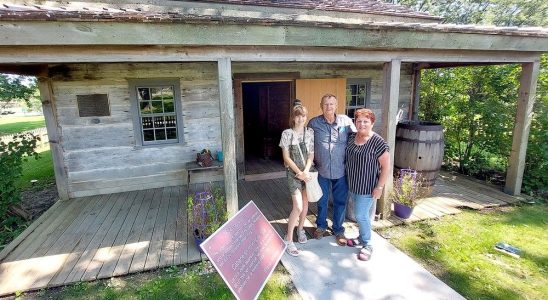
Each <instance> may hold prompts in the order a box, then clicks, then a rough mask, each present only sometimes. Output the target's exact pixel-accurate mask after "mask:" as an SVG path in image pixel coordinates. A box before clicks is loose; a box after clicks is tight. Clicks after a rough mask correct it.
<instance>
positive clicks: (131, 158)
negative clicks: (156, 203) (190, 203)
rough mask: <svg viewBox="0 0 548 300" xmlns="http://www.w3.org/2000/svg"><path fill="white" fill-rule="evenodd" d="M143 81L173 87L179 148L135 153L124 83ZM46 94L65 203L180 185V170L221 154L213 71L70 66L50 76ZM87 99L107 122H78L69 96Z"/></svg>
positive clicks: (204, 67) (193, 66) (205, 66)
mask: <svg viewBox="0 0 548 300" xmlns="http://www.w3.org/2000/svg"><path fill="white" fill-rule="evenodd" d="M61 69H62V71H61ZM56 70H60V71H56ZM145 78H150V79H153V78H179V79H180V88H181V98H182V99H180V100H181V101H180V102H179V103H178V104H179V105H182V111H183V119H182V122H183V125H184V133H183V136H184V143H182V144H174V145H159V146H144V147H141V146H136V143H135V134H134V131H133V120H134V118H133V116H132V113H131V102H130V101H132V99H130V96H129V85H128V79H145ZM53 86H54V95H55V101H56V104H57V106H56V107H57V112H56V113H57V115H58V120H59V127H60V128H61V132H62V138H61V141H60V142H61V146H62V149H63V157H64V160H65V168H66V170H67V173H68V181H69V194H70V196H71V197H79V196H85V195H92V194H104V193H112V192H121V191H129V190H141V189H146V188H154V187H163V186H171V185H179V184H183V183H185V182H186V172H185V170H184V163H185V162H187V161H191V160H193V159H194V158H195V154H196V152H198V151H200V150H201V149H203V148H209V149H211V150H213V151H214V152H215V151H216V150H220V149H221V131H220V114H219V95H218V89H217V66H216V64H215V63H188V64H96V65H72V66H70V67H67V68H58V69H54V72H53ZM95 93H99V94H107V95H108V99H109V102H110V111H111V116H108V117H79V116H78V108H77V105H76V95H83V94H95ZM94 119H95V120H97V119H98V120H99V123H98V124H95V123H94ZM194 179H198V178H195V177H194V175H193V181H194Z"/></svg>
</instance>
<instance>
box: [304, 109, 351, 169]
mask: <svg viewBox="0 0 548 300" xmlns="http://www.w3.org/2000/svg"><path fill="white" fill-rule="evenodd" d="M308 127H310V128H312V129H314V164H315V166H316V169H318V172H319V173H320V175H321V176H322V177H324V178H329V179H339V178H341V177H343V176H344V174H345V169H344V165H345V150H346V142H347V141H348V136H349V135H350V133H352V132H356V127H355V126H354V123H352V119H350V118H349V117H348V116H346V115H335V122H333V123H332V124H329V123H328V122H327V120H326V119H325V117H324V116H323V115H320V116H317V117H314V118H312V119H310V121H309V122H308Z"/></svg>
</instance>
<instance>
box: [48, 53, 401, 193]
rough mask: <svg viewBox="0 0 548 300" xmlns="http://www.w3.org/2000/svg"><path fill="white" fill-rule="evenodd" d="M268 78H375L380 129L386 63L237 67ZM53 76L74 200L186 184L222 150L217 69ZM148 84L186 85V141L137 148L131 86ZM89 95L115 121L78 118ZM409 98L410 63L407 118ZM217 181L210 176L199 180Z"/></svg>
mask: <svg viewBox="0 0 548 300" xmlns="http://www.w3.org/2000/svg"><path fill="white" fill-rule="evenodd" d="M261 72H268V73H273V72H299V73H300V78H311V79H314V78H334V77H345V78H371V89H372V90H371V108H372V109H373V110H374V111H375V113H376V115H377V118H378V121H377V122H376V127H377V128H381V127H380V124H381V122H382V120H381V115H382V114H381V107H382V105H381V104H382V103H381V99H382V65H381V64H310V63H285V64H284V63H234V64H233V73H261ZM50 75H51V76H52V81H53V92H54V97H55V102H56V114H57V116H58V126H59V128H60V132H61V138H60V145H61V147H62V151H63V158H64V164H65V165H64V168H65V170H66V171H67V174H68V187H69V195H70V196H71V197H80V196H86V195H94V194H105V193H113V192H122V191H130V190H141V189H147V188H155V187H163V186H171V185H179V184H184V183H185V182H186V180H187V178H186V172H185V170H184V164H185V162H187V161H191V160H193V159H194V158H195V153H196V152H198V151H200V150H201V149H203V148H209V149H211V150H213V152H215V151H216V150H221V147H222V146H221V125H220V112H219V90H218V79H217V65H216V63H171V64H170V63H161V64H145V63H143V64H138V63H135V64H78V65H70V66H62V67H56V68H53V69H52V70H51V72H50ZM147 78H149V79H158V78H178V79H179V81H180V88H181V98H182V99H181V100H180V102H179V104H180V105H182V111H183V119H182V122H183V125H184V133H183V135H184V143H181V144H174V145H159V146H144V147H143V146H138V145H136V142H135V133H134V129H133V120H134V116H133V115H132V110H131V102H130V101H134V99H130V93H129V84H128V80H131V79H147ZM85 94H107V95H108V99H109V102H110V111H111V115H110V116H107V117H79V116H78V108H77V104H76V95H85ZM410 99H411V70H410V68H406V67H405V65H404V66H403V68H402V80H401V86H400V99H399V102H400V104H399V106H400V107H402V108H403V109H404V111H405V112H404V115H405V116H406V115H407V109H408V106H409V102H410ZM318 101H319V99H318ZM97 119H98V120H99V123H96V122H97ZM193 176H194V175H193ZM221 176H222V172H218V173H217V174H216V175H215V174H214V177H217V178H219V177H221ZM214 177H212V176H211V174H204V175H202V177H201V178H200V177H199V176H196V177H193V181H195V180H196V181H200V180H210V179H212V178H214Z"/></svg>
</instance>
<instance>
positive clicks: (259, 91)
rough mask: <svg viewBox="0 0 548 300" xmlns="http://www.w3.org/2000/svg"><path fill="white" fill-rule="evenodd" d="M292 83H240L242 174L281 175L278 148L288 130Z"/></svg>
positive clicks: (281, 169) (281, 165)
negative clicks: (283, 133) (243, 163)
mask: <svg viewBox="0 0 548 300" xmlns="http://www.w3.org/2000/svg"><path fill="white" fill-rule="evenodd" d="M292 88H293V82H292V81H280V82H248V83H245V82H244V83H242V100H243V121H244V122H243V123H244V124H243V125H244V130H243V131H244V132H243V133H244V145H245V146H244V152H245V174H246V175H252V174H264V173H272V172H279V171H283V170H284V167H283V159H282V151H281V149H280V147H279V146H278V144H279V142H280V137H281V134H282V131H283V130H284V129H286V128H288V126H289V123H288V122H289V112H290V105H291V95H292Z"/></svg>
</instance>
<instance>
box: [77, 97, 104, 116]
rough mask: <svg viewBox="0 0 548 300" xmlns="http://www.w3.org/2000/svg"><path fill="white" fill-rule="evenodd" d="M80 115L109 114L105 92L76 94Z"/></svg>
mask: <svg viewBox="0 0 548 300" xmlns="http://www.w3.org/2000/svg"><path fill="white" fill-rule="evenodd" d="M76 101H77V102H78V114H79V115H80V117H105V116H110V105H109V103H108V95H107V94H89V95H76Z"/></svg>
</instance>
